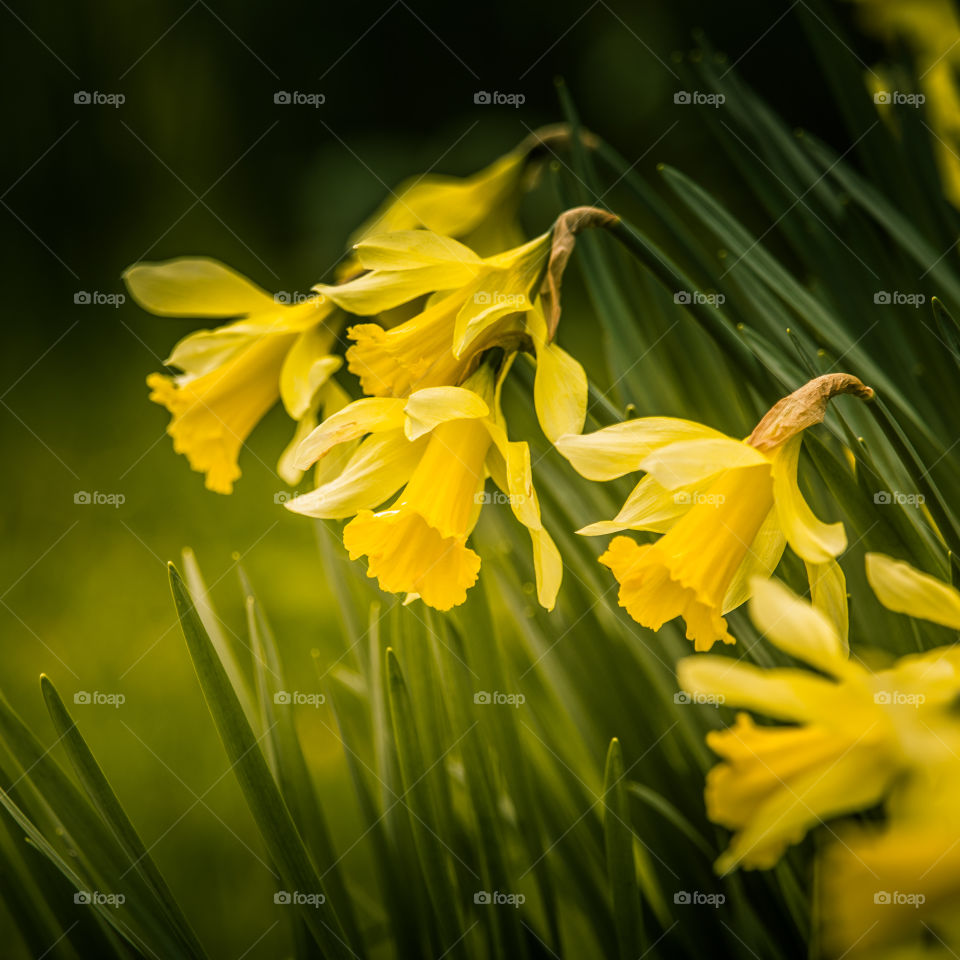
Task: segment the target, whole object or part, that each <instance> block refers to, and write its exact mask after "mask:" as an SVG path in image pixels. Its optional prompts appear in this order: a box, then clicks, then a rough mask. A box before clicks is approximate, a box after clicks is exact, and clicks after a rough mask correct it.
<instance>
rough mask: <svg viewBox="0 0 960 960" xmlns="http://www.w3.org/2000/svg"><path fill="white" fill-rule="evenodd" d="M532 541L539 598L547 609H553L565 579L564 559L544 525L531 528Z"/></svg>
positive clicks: (541, 604) (542, 605)
mask: <svg viewBox="0 0 960 960" xmlns="http://www.w3.org/2000/svg"><path fill="white" fill-rule="evenodd" d="M530 542H531V544H532V545H533V568H534V570H535V571H536V576H537V600H538V601H539V603H540V606H541V607H543V608H544V609H545V610H552V609H553V608H554V605H555V604H556V602H557V594H558V593H559V592H560V583H561V581H562V580H563V560H562V559H561V557H560V551H559V550H558V549H557V545H556V544H555V543H554V542H553V539H552V537H551V536H550V534H549V533H547V531H546V530H545V529H544V528H543V527H541V528H540V529H539V530H530Z"/></svg>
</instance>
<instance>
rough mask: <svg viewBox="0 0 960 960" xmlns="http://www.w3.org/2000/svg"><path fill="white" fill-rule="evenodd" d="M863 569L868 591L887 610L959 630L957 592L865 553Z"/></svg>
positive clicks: (898, 563)
mask: <svg viewBox="0 0 960 960" xmlns="http://www.w3.org/2000/svg"><path fill="white" fill-rule="evenodd" d="M866 566H867V580H868V581H869V582H870V587H871V588H872V590H873V592H874V593H875V594H876V595H877V599H878V600H879V601H880V602H881V603H882V604H883V605H884V606H885V607H886V608H887V609H888V610H893V611H894V612H896V613H906V614H908V615H909V616H911V617H918V618H919V619H920V620H929V621H930V622H931V623H939V624H941V625H942V626H944V627H952V628H953V629H954V630H960V591H957V590H956V589H955V588H954V587H952V586H950V585H949V584H947V583H944V582H943V581H942V580H938V579H937V578H936V577H931V576H930V575H929V574H926V573H921V572H920V571H919V570H917V569H916V568H914V567H911V566H910V564H909V563H904V561H902V560H894V559H893V557H888V556H886V555H885V554H882V553H868V554H867V558H866Z"/></svg>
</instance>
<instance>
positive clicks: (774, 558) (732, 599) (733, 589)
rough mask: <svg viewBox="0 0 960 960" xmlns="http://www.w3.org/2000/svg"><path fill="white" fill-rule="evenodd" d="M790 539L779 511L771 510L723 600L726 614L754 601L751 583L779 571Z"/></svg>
mask: <svg viewBox="0 0 960 960" xmlns="http://www.w3.org/2000/svg"><path fill="white" fill-rule="evenodd" d="M786 545H787V539H786V537H784V535H783V531H782V530H781V529H780V524H779V523H778V522H777V511H776V510H771V511H770V512H769V513H768V514H767V519H766V520H764V521H763V525H762V526H761V527H760V529H759V530H758V531H757V535H756V536H755V537H754V539H753V543H751V544H750V549H749V550H748V551H747V555H746V557H745V558H744V561H743V563H741V564H740V569H739V570H737V572H736V573H735V574H734V576H733V580H731V581H730V586H729V588H728V589H727V595H726V596H725V597H724V598H723V612H724V613H727V612H729V611H730V610H736V608H737V607H739V606H740V605H741V604H742V603H746V602H747V600H749V599H750V594H751V592H752V590H751V586H750V581H751V580H752V579H753V578H754V577H770V576H772V575H773V571H774V570H776V569H777V565H778V564H779V563H780V558H781V557H782V556H783V551H784V548H785V547H786Z"/></svg>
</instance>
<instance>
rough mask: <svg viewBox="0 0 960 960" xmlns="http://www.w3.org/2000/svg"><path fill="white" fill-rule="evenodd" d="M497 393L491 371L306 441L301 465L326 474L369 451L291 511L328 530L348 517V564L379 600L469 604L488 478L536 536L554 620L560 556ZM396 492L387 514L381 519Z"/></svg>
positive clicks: (349, 419) (338, 423)
mask: <svg viewBox="0 0 960 960" xmlns="http://www.w3.org/2000/svg"><path fill="white" fill-rule="evenodd" d="M496 393H497V388H496V387H495V386H494V379H493V374H492V373H491V371H490V369H489V367H487V366H486V365H485V366H483V367H481V368H480V369H478V370H477V371H476V372H475V373H474V374H473V375H472V376H471V377H470V378H468V380H467V381H466V383H465V384H464V385H463V386H461V387H454V386H441V387H426V388H423V389H421V390H415V391H414V392H413V393H411V394H410V396H409V397H407V398H394V397H389V398H388V397H365V398H363V399H361V400H357V401H356V402H354V403H352V404H350V405H349V406H347V407H345V408H344V409H343V410H341V411H339V412H338V413H336V414H334V415H333V416H331V417H328V418H327V420H325V421H324V422H323V423H322V424H321V425H320V426H319V427H318V428H317V429H316V430H314V431H313V433H311V434H310V436H309V437H307V439H306V440H304V442H303V443H302V444H301V447H300V450H299V453H298V465H299V466H300V467H301V468H306V467H308V466H309V465H310V464H312V463H314V462H316V461H317V460H321V463H322V459H321V458H323V457H325V456H327V454H328V453H329V451H331V450H333V449H334V448H335V447H336V446H338V445H340V444H345V443H351V442H354V441H356V440H358V439H359V438H361V437H366V439H364V440H363V441H362V442H361V443H360V444H359V445H358V446H357V447H356V448H355V450H354V451H353V452H352V455H351V456H350V457H349V458H348V460H347V461H346V463H345V465H344V466H343V468H342V470H341V471H340V472H339V474H338V475H337V476H335V477H333V478H331V479H329V480H328V481H327V482H325V483H322V484H321V485H320V486H318V487H317V489H316V490H314V491H312V492H311V493H308V494H305V495H303V496H301V497H297V498H296V499H294V500H291V501H290V502H289V503H287V504H286V506H287V508H288V509H290V510H292V511H294V512H295V513H300V514H304V515H306V516H311V517H321V518H325V519H338V518H345V517H353V519H352V520H351V521H350V523H348V524H347V525H346V527H345V528H344V531H343V542H344V545H345V546H346V547H347V550H348V551H349V554H350V557H351V559H354V560H356V559H358V558H359V557H361V556H365V557H367V564H368V566H367V574H368V576H370V577H375V578H376V579H377V580H378V582H379V584H380V587H381V588H382V589H383V590H386V591H388V592H391V593H406V594H408V595H409V596H410V597H419V598H421V599H422V600H423V602H424V603H426V604H427V605H429V606H431V607H435V608H436V609H438V610H448V609H449V608H450V607H453V606H456V605H457V604H460V603H463V601H464V600H465V599H466V594H467V590H468V589H469V588H470V587H471V586H472V585H473V584H474V582H475V581H476V579H477V575H478V573H479V570H480V557H479V556H478V555H477V553H475V552H474V551H473V550H472V549H471V548H470V547H469V546H467V539H468V538H469V536H470V534H471V532H472V530H473V528H474V526H475V524H476V522H477V520H478V518H479V515H480V509H481V506H482V504H483V503H485V502H488V499H489V498H488V497H487V496H486V495H485V493H484V480H485V477H486V476H487V475H488V474H489V476H491V477H492V478H493V480H494V482H495V483H496V485H497V486H498V487H499V488H500V490H501V491H502V492H503V495H504V499H505V500H506V501H507V502H509V505H510V508H511V510H512V511H513V513H514V515H515V516H516V518H517V519H518V520H519V521H520V522H521V523H522V524H523V525H524V526H525V527H526V528H527V530H528V532H529V534H530V538H531V540H532V543H533V555H534V566H535V569H536V577H537V595H538V598H539V600H540V603H541V604H542V605H543V606H544V607H546V608H547V609H548V610H549V609H552V608H553V605H554V602H555V599H556V595H557V590H558V589H559V586H560V578H561V575H562V564H561V561H560V555H559V553H558V551H557V548H556V547H555V546H554V543H553V541H552V540H551V538H550V535H549V534H548V533H547V531H546V530H545V529H544V527H543V523H542V522H541V519H540V507H539V504H538V502H537V496H536V492H535V491H534V489H533V483H532V478H531V470H530V451H529V448H528V447H527V445H526V444H525V443H521V442H511V441H509V440H508V438H507V433H506V429H505V427H504V423H503V419H502V415H501V414H500V412H499V409H498V406H499V405H498V399H497V396H496ZM401 488H402V489H401ZM398 490H399V491H400V493H399V495H398V496H397V498H396V500H395V501H394V502H393V503H392V504H390V506H388V507H385V508H382V509H377V508H378V507H381V505H382V504H383V503H384V502H385V501H386V500H388V499H389V498H390V497H391V496H392V495H393V494H394V493H396V492H397V491H398Z"/></svg>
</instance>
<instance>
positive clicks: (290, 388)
mask: <svg viewBox="0 0 960 960" xmlns="http://www.w3.org/2000/svg"><path fill="white" fill-rule="evenodd" d="M333 346H334V335H333V333H332V332H331V331H330V330H328V329H326V328H325V327H322V326H319V325H318V326H314V327H311V328H310V329H309V330H304V331H303V333H301V334H300V336H299V337H297V339H296V340H295V341H294V344H293V346H292V347H291V348H290V352H289V353H288V354H287V356H286V359H285V360H284V361H283V367H282V368H281V370H280V399H281V400H282V401H283V406H284V409H286V411H287V413H288V414H289V416H290V417H291V418H292V419H293V420H300V419H301V418H302V417H303V416H304V414H305V413H306V411H307V408H308V407H309V406H310V404H311V402H312V401H313V398H314V397H315V396H316V393H317V390H318V389H319V388H320V387H321V385H322V384H323V383H324V382H325V381H327V380H328V379H329V378H330V377H331V376H332V375H333V374H334V373H336V372H337V370H339V369H340V367H341V366H342V365H343V359H342V358H341V357H335V356H331V350H332V349H333Z"/></svg>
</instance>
